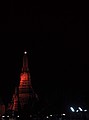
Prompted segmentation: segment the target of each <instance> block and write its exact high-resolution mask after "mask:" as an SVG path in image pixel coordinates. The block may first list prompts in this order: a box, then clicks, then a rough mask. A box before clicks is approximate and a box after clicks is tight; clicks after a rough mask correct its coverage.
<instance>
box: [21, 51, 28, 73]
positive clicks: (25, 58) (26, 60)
mask: <svg viewBox="0 0 89 120" xmlns="http://www.w3.org/2000/svg"><path fill="white" fill-rule="evenodd" d="M27 71H29V68H28V58H27V52H26V51H24V56H23V67H22V72H27Z"/></svg>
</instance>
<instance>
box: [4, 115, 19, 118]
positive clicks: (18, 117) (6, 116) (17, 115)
mask: <svg viewBox="0 0 89 120" xmlns="http://www.w3.org/2000/svg"><path fill="white" fill-rule="evenodd" d="M5 117H8V118H9V117H10V116H9V115H7V116H5V115H3V116H2V118H5ZM17 117H18V118H19V115H17Z"/></svg>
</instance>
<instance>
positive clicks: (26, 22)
mask: <svg viewBox="0 0 89 120" xmlns="http://www.w3.org/2000/svg"><path fill="white" fill-rule="evenodd" d="M4 8H5V9H4ZM4 8H3V9H2V12H1V13H2V14H1V22H0V25H1V27H0V40H1V41H2V42H0V51H1V54H0V56H1V57H0V75H1V79H0V97H1V98H2V99H3V101H4V103H7V102H8V101H10V100H11V97H12V94H13V92H14V88H15V86H16V85H18V83H19V77H20V72H21V68H22V58H23V52H24V50H26V51H27V52H28V59H29V69H30V74H31V80H32V85H33V88H34V90H35V91H36V93H37V94H38V96H39V98H40V100H41V103H42V104H43V106H45V105H49V106H55V107H56V108H57V109H60V108H61V109H64V108H65V107H66V106H69V105H72V104H73V105H83V106H88V108H89V103H88V101H89V94H88V91H89V86H88V80H89V43H88V29H87V28H88V18H87V13H88V11H87V10H83V8H82V7H80V8H79V7H78V6H76V8H75V7H73V6H71V8H69V7H64V5H63V4H62V5H61V3H60V4H58V5H57V4H51V5H50V6H49V5H48V4H42V5H41V3H40V4H33V3H28V2H23V1H19V2H18V4H17V2H16V1H15V2H13V3H8V6H7V5H4ZM2 16H3V17H2Z"/></svg>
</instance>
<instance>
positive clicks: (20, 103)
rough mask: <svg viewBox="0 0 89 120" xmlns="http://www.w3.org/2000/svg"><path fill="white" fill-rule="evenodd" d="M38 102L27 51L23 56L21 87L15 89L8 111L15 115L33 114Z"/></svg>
mask: <svg viewBox="0 0 89 120" xmlns="http://www.w3.org/2000/svg"><path fill="white" fill-rule="evenodd" d="M37 101H38V96H37V94H36V93H35V92H34V90H33V87H32V84H31V76H30V70H29V67H28V57H27V52H26V51H25V52H24V55H23V64H22V69H21V73H20V81H19V86H16V87H15V92H14V94H13V96H12V101H11V103H9V104H8V108H7V111H8V110H9V111H12V113H14V114H15V113H18V114H19V113H21V114H22V113H24V114H25V113H31V112H33V111H34V110H35V109H34V106H35V103H36V102H37ZM33 109H34V110H33Z"/></svg>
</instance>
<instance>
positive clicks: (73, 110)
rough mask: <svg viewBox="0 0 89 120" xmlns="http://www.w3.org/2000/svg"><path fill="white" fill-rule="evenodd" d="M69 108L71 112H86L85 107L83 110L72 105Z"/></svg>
mask: <svg viewBox="0 0 89 120" xmlns="http://www.w3.org/2000/svg"><path fill="white" fill-rule="evenodd" d="M70 109H71V111H72V112H79V111H80V112H83V111H84V112H87V110H86V109H85V110H83V109H82V108H81V107H78V109H77V110H75V109H74V108H73V107H70Z"/></svg>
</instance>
